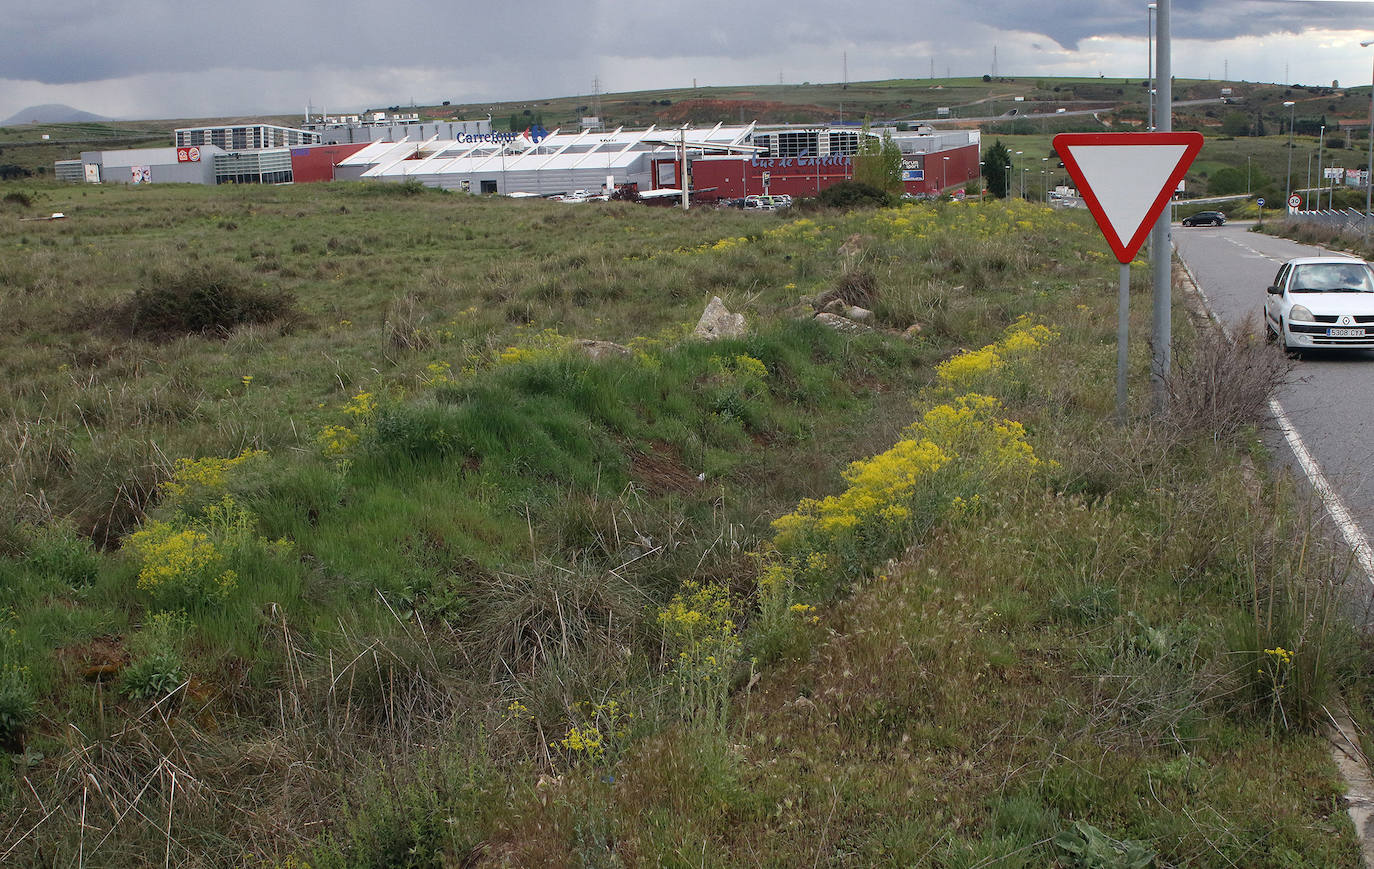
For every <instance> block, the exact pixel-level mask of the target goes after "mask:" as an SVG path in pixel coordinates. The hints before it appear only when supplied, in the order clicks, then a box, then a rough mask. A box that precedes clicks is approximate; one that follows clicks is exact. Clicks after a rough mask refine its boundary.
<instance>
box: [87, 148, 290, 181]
mask: <svg viewBox="0 0 1374 869" xmlns="http://www.w3.org/2000/svg"><path fill="white" fill-rule="evenodd" d="M63 162H64V163H67V164H69V165H67V166H64V167H62V175H61V177H62V178H63V179H64V180H66V179H70V180H74V181H88V182H90V183H92V184H101V183H106V184H207V185H209V184H287V183H290V182H291V181H293V180H294V176H293V174H292V171H291V151H290V149H288V148H263V149H259V150H254V151H226V150H224V149H223V148H220V147H218V146H216V145H191V146H189V147H184V148H136V149H133V150H128V151H82V152H81V160H80V161H79V162H80V166H81V171H80V174H79V175H78V174H77V172H76V170H75V168H74V167H72V166H71V165H70V164H71V163H72V162H76V161H63Z"/></svg>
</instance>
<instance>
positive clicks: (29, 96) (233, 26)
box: [0, 0, 1374, 118]
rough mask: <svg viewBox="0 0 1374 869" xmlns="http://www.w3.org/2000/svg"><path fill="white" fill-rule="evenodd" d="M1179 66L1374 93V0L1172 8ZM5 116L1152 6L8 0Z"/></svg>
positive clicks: (342, 97)
mask: <svg viewBox="0 0 1374 869" xmlns="http://www.w3.org/2000/svg"><path fill="white" fill-rule="evenodd" d="M1172 8H1173V12H1172V19H1173V34H1174V54H1173V57H1174V73H1175V75H1177V76H1179V77H1186V78H1209V77H1210V78H1222V77H1223V76H1225V75H1226V74H1227V73H1229V77H1230V78H1233V79H1246V80H1250V81H1257V80H1262V81H1274V82H1298V83H1302V84H1318V83H1320V84H1330V82H1331V81H1332V80H1333V79H1339V80H1340V81H1341V82H1342V83H1343V84H1351V85H1353V84H1369V83H1370V77H1371V61H1372V60H1374V58H1372V57H1371V55H1374V48H1370V49H1362V48H1360V47H1359V43H1360V41H1362V40H1365V39H1369V38H1374V2H1345V0H1175V2H1174V3H1173V7H1172ZM0 15H3V17H2V18H0V21H3V22H4V26H3V27H0V118H5V117H9V116H10V115H12V114H14V113H15V112H18V111H20V110H21V109H23V108H26V107H28V106H31V105H38V104H43V103H66V104H68V105H71V106H74V107H76V108H78V109H83V110H85V111H90V112H95V113H97V114H102V115H109V116H112V117H119V118H195V117H214V116H224V115H234V114H265V113H289V112H303V111H304V108H305V106H306V104H307V101H309V102H311V103H313V105H315V106H316V107H317V109H318V108H320V107H323V108H325V109H327V110H328V111H330V112H331V113H332V112H344V111H358V110H361V109H366V108H369V107H386V106H391V105H409V104H410V103H411V102H412V101H413V102H415V103H417V104H420V105H424V104H434V103H438V102H441V101H443V100H451V101H452V102H454V103H473V102H482V101H488V100H490V101H495V100H508V99H522V98H531V99H532V98H537V97H547V96H563V95H572V94H586V93H590V92H591V91H592V89H593V82H594V80H598V79H599V81H600V86H601V90H602V91H603V92H615V91H628V90H640V89H646V88H662V87H688V86H690V85H691V84H692V82H693V80H696V81H697V82H698V83H699V84H701V85H703V86H705V85H731V84H776V83H777V82H778V80H779V76H781V78H782V80H783V81H784V82H787V83H792V84H795V83H799V82H803V81H811V82H823V81H840V80H841V79H842V77H843V76H844V57H845V54H846V52H847V54H848V75H849V80H850V81H862V80H867V79H880V78H898V77H918V78H922V77H926V76H929V75H930V74H931V69H932V63H933V66H934V71H935V74H936V75H939V76H944V75H945V74H946V73H947V72H948V73H952V74H953V75H956V76H959V75H982V74H984V73H990V72H992V71H993V52H994V48H995V49H996V52H997V71H998V73H1000V74H1001V75H1004V76H1036V75H1098V74H1105V75H1107V76H1111V77H1118V76H1121V77H1140V78H1144V76H1145V72H1146V49H1145V31H1146V0H1039V2H1026V0H962V2H948V0H865V2H862V3H857V4H853V5H850V4H844V3H835V2H830V3H819V2H814V0H792V2H790V3H746V2H740V0H696V2H690V3H646V2H644V0H556V2H555V0H535V2H526V3H519V2H503V0H482V2H476V0H392V2H376V0H371V2H360V0H333V2H329V3H324V2H313V0H305V2H295V3H283V2H281V0H229V2H223V3H214V4H207V3H182V4H169V3H167V2H165V0H157V2H151V0H124V2H119V3H111V2H108V0H98V2H97V0H65V2H61V3H56V2H39V0H0Z"/></svg>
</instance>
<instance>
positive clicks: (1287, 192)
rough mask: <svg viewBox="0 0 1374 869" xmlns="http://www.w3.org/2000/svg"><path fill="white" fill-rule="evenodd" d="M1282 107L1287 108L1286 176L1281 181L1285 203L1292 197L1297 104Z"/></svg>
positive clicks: (1286, 102)
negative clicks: (1294, 114)
mask: <svg viewBox="0 0 1374 869" xmlns="http://www.w3.org/2000/svg"><path fill="white" fill-rule="evenodd" d="M1284 105H1285V106H1288V175H1287V177H1285V178H1284V179H1283V201H1284V203H1287V202H1288V200H1289V199H1290V198H1292V195H1293V107H1294V106H1296V105H1297V103H1295V102H1293V101H1292V100H1287V101H1285V102H1284ZM1284 207H1285V208H1287V207H1288V206H1287V205H1286V204H1285V205H1284Z"/></svg>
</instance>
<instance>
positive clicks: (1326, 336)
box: [1264, 256, 1374, 350]
mask: <svg viewBox="0 0 1374 869" xmlns="http://www.w3.org/2000/svg"><path fill="white" fill-rule="evenodd" d="M1264 329H1265V332H1266V334H1267V335H1268V336H1269V338H1270V339H1271V340H1274V339H1277V340H1279V341H1282V342H1283V347H1284V349H1285V350H1304V349H1319V348H1326V349H1331V348H1337V347H1348V348H1353V349H1358V350H1374V268H1371V267H1370V265H1369V263H1367V262H1365V261H1364V260H1362V259H1355V258H1354V257H1338V256H1320V257H1301V258H1299V259H1294V260H1289V261H1288V262H1286V263H1284V264H1283V266H1282V267H1281V268H1280V269H1279V273H1278V274H1277V275H1275V276H1274V284H1273V286H1271V287H1269V290H1268V295H1266V296H1265V301H1264Z"/></svg>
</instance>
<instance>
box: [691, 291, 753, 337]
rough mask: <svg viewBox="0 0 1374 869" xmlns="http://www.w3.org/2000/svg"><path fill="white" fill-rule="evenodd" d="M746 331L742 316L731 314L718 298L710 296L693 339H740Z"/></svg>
mask: <svg viewBox="0 0 1374 869" xmlns="http://www.w3.org/2000/svg"><path fill="white" fill-rule="evenodd" d="M746 331H747V329H746V328H745V325H744V315H743V314H732V313H730V311H729V310H728V309H727V308H726V307H725V303H724V302H722V301H721V300H720V297H719V296H712V297H711V301H710V302H709V303H707V305H706V310H705V311H703V312H702V313H701V319H700V320H698V321H697V327H696V329H694V330H692V335H693V337H696V338H704V339H706V340H707V341H715V340H717V339H719V338H742V337H744V335H745V332H746Z"/></svg>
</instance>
